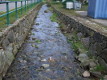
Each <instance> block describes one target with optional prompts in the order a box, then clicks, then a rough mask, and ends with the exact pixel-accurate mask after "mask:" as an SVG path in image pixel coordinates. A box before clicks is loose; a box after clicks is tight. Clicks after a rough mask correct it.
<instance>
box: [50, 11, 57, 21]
mask: <svg viewBox="0 0 107 80" xmlns="http://www.w3.org/2000/svg"><path fill="white" fill-rule="evenodd" d="M50 19H51V21H52V22H58V20H57V14H55V13H53V15H52V16H51V17H50Z"/></svg>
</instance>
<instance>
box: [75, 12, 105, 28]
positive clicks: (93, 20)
mask: <svg viewBox="0 0 107 80" xmlns="http://www.w3.org/2000/svg"><path fill="white" fill-rule="evenodd" d="M76 13H78V14H80V15H81V16H82V17H84V18H88V19H89V20H91V21H92V22H96V23H98V24H101V25H104V26H107V19H93V18H89V17H87V11H76Z"/></svg>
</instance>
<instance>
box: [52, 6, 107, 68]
mask: <svg viewBox="0 0 107 80" xmlns="http://www.w3.org/2000/svg"><path fill="white" fill-rule="evenodd" d="M53 10H54V11H53V12H55V13H57V15H58V17H59V19H60V20H61V21H62V22H63V23H64V24H65V25H67V27H68V30H69V31H71V32H72V30H74V31H76V33H77V36H78V38H80V41H81V42H82V43H83V45H84V46H85V47H86V48H87V49H88V51H89V53H90V54H91V56H95V57H96V58H97V59H98V60H99V63H100V64H102V65H103V66H106V67H107V64H106V63H107V35H106V34H103V31H102V33H101V32H100V30H99V29H101V28H100V27H99V28H96V29H95V28H94V27H93V28H92V26H90V25H93V26H94V25H95V24H94V23H91V22H88V21H87V23H88V24H87V23H84V22H83V18H81V17H80V18H78V17H76V16H75V17H74V16H70V17H69V15H66V14H64V13H63V12H60V11H58V10H57V9H55V8H54V7H53ZM95 26H96V25H95Z"/></svg>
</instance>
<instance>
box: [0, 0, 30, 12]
mask: <svg viewBox="0 0 107 80" xmlns="http://www.w3.org/2000/svg"><path fill="white" fill-rule="evenodd" d="M26 3H27V2H26ZM29 3H30V1H28V4H29ZM23 5H25V2H23ZM17 6H18V7H20V6H21V2H18V3H17ZM14 8H15V3H14V2H13V3H9V10H12V9H14ZM0 12H6V4H0Z"/></svg>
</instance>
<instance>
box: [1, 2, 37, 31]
mask: <svg viewBox="0 0 107 80" xmlns="http://www.w3.org/2000/svg"><path fill="white" fill-rule="evenodd" d="M28 6H29V8H27V10H26V11H25V7H23V8H22V13H23V14H21V9H19V10H18V18H20V17H22V16H24V15H25V14H26V13H27V12H28V11H29V10H31V9H32V8H34V7H35V5H33V6H32V7H30V4H29V5H28ZM28 6H27V7H28ZM11 11H14V9H13V10H11ZM4 13H5V12H0V15H2V14H4ZM9 17H10V25H11V24H13V23H14V22H15V21H16V20H17V19H16V11H14V12H12V13H10V14H9ZM5 27H7V25H6V16H3V17H0V30H2V29H4V28H5Z"/></svg>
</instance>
